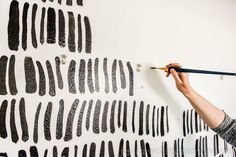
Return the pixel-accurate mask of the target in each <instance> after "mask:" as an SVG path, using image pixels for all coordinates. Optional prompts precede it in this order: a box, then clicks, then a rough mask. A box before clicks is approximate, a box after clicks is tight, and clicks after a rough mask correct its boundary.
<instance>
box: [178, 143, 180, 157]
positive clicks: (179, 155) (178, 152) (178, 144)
mask: <svg viewBox="0 0 236 157" xmlns="http://www.w3.org/2000/svg"><path fill="white" fill-rule="evenodd" d="M178 157H180V143H179V138H178Z"/></svg>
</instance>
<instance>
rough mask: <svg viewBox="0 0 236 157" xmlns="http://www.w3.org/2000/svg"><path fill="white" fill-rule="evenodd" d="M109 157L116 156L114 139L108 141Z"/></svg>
mask: <svg viewBox="0 0 236 157" xmlns="http://www.w3.org/2000/svg"><path fill="white" fill-rule="evenodd" d="M108 151H109V157H115V154H114V149H113V144H112V141H109V142H108Z"/></svg>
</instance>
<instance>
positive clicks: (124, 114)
mask: <svg viewBox="0 0 236 157" xmlns="http://www.w3.org/2000/svg"><path fill="white" fill-rule="evenodd" d="M122 130H123V131H124V132H127V101H125V102H124V110H123V125H122Z"/></svg>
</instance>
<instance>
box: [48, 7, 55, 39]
mask: <svg viewBox="0 0 236 157" xmlns="http://www.w3.org/2000/svg"><path fill="white" fill-rule="evenodd" d="M55 42H56V12H55V10H54V9H53V8H48V12H47V43H49V44H54V43H55Z"/></svg>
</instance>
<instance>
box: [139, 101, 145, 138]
mask: <svg viewBox="0 0 236 157" xmlns="http://www.w3.org/2000/svg"><path fill="white" fill-rule="evenodd" d="M143 108H144V103H143V101H141V103H140V106H139V135H143Z"/></svg>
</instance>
